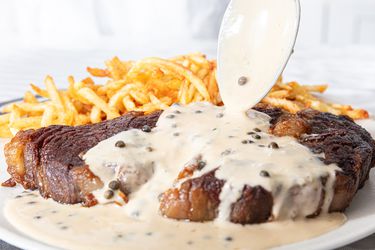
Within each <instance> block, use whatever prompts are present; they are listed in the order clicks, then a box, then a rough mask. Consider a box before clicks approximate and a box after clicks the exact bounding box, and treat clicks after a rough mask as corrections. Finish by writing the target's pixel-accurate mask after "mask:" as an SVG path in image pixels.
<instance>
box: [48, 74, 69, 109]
mask: <svg viewBox="0 0 375 250" xmlns="http://www.w3.org/2000/svg"><path fill="white" fill-rule="evenodd" d="M44 84H45V85H46V88H47V92H48V96H49V98H50V99H51V101H52V103H53V104H54V105H55V106H56V108H57V110H58V111H59V112H64V110H65V108H64V104H63V102H62V100H61V96H60V94H59V91H58V90H57V88H56V85H55V82H54V81H53V79H52V77H50V76H47V77H46V79H45V80H44Z"/></svg>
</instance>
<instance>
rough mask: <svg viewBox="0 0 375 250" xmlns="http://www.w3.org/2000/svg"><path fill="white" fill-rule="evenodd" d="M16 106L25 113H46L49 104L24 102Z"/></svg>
mask: <svg viewBox="0 0 375 250" xmlns="http://www.w3.org/2000/svg"><path fill="white" fill-rule="evenodd" d="M15 105H16V106H17V107H18V108H19V109H20V110H22V111H24V112H44V110H45V109H46V107H47V105H48V104H47V103H26V102H24V103H16V104H15Z"/></svg>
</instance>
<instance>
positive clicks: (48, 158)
mask: <svg viewBox="0 0 375 250" xmlns="http://www.w3.org/2000/svg"><path fill="white" fill-rule="evenodd" d="M256 109H257V110H258V111H260V112H263V113H266V114H268V115H269V116H270V117H271V128H270V131H269V132H270V133H272V134H274V135H277V136H286V135H288V136H294V137H295V138H297V140H298V141H299V142H300V143H301V144H303V145H305V146H307V147H308V148H310V149H311V150H312V151H313V152H315V153H319V154H323V155H324V157H323V158H322V160H323V161H324V162H325V163H326V164H331V163H335V164H337V165H338V166H339V168H340V169H341V170H342V171H340V172H337V173H336V182H335V184H334V197H333V201H332V203H331V207H330V212H336V211H344V210H345V209H346V208H347V207H348V206H349V204H350V202H351V200H352V199H353V197H354V195H355V193H356V192H357V191H358V190H359V189H360V188H361V187H363V186H364V184H365V182H366V180H367V179H368V177H369V171H370V169H371V168H372V167H373V166H374V165H375V142H374V140H373V139H372V138H371V136H370V134H369V133H368V132H367V131H366V130H365V129H363V128H362V127H360V126H359V125H357V124H355V123H354V122H353V121H352V120H351V119H350V118H348V117H345V116H335V115H332V114H328V113H321V112H318V111H314V110H304V111H301V112H299V113H297V114H295V115H293V114H290V113H287V112H284V111H282V110H281V109H278V108H272V107H270V106H267V105H258V106H257V107H256ZM160 114H161V112H156V113H153V114H150V115H146V116H144V115H143V114H142V113H135V112H133V113H129V114H127V115H125V116H123V117H120V118H117V119H114V120H110V121H105V122H102V123H99V124H94V125H87V126H79V127H67V126H51V127H48V128H42V129H38V130H35V131H34V130H28V131H24V132H19V133H18V134H17V135H16V136H15V137H14V138H13V139H12V141H11V142H10V143H9V144H7V145H6V148H5V155H6V160H7V164H8V172H9V173H10V175H11V176H12V179H13V180H14V181H16V182H17V183H20V184H21V185H23V187H24V188H25V189H38V190H39V192H40V193H41V195H42V196H43V197H45V198H52V199H54V200H56V201H58V202H62V203H69V204H73V203H79V202H82V203H85V204H86V205H92V204H93V202H92V195H90V193H91V192H92V191H93V190H95V189H97V188H100V187H101V186H102V185H103V184H102V182H101V181H100V179H99V178H98V177H97V176H95V175H94V174H93V173H92V172H91V171H90V169H89V167H88V166H87V165H85V163H84V161H83V160H82V159H81V158H80V155H82V153H85V152H86V151H87V150H89V149H90V148H92V147H94V146H95V145H96V144H97V143H98V142H100V141H102V140H105V139H107V138H109V137H111V136H113V135H115V134H117V133H119V132H121V131H125V130H128V129H130V128H141V127H142V126H143V125H149V126H150V127H154V126H155V124H156V122H157V120H158V118H159V116H160ZM185 174H186V173H185ZM185 177H186V176H185ZM223 185H224V181H223V180H220V179H218V178H216V177H215V171H211V172H209V173H207V174H205V175H202V176H200V177H198V178H187V180H185V181H184V182H183V183H182V184H181V186H180V187H179V188H171V189H169V190H166V191H165V192H164V193H163V194H162V195H161V197H160V211H161V213H162V214H163V215H165V216H167V217H169V218H174V219H184V220H186V219H187V220H191V221H209V220H213V219H215V218H216V217H217V215H218V207H219V204H220V199H219V195H220V192H221V188H222V187H223ZM272 207H273V197H272V194H271V193H269V192H268V191H267V190H265V189H263V188H262V187H259V186H257V187H250V186H245V187H244V188H243V191H242V194H241V196H240V198H239V199H238V200H237V201H236V202H235V203H233V204H232V206H231V213H230V220H231V221H232V222H234V223H240V224H252V223H262V222H265V221H268V220H270V219H271V218H270V217H271V213H272ZM320 210H321V209H320V208H319V209H318V210H317V211H316V213H314V214H313V215H312V216H316V215H318V214H319V213H320Z"/></svg>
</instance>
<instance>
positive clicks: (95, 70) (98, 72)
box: [86, 67, 110, 77]
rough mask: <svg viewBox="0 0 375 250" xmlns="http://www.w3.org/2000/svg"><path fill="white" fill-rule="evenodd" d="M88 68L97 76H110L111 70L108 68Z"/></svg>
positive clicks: (88, 70) (91, 73)
mask: <svg viewBox="0 0 375 250" xmlns="http://www.w3.org/2000/svg"><path fill="white" fill-rule="evenodd" d="M86 70H87V72H89V73H90V75H92V76H96V77H108V76H110V72H109V71H108V70H107V69H98V68H91V67H87V68H86Z"/></svg>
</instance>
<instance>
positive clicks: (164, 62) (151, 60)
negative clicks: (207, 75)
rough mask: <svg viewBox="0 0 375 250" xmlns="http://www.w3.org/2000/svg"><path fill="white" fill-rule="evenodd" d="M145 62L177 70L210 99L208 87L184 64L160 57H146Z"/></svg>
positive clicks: (205, 97)
mask: <svg viewBox="0 0 375 250" xmlns="http://www.w3.org/2000/svg"><path fill="white" fill-rule="evenodd" d="M143 63H151V64H152V63H154V64H158V65H160V66H162V67H163V66H164V67H167V68H168V69H170V70H172V71H175V72H176V73H178V74H180V75H182V76H184V77H185V78H186V79H187V80H188V81H189V82H191V83H192V84H193V85H194V87H195V88H196V89H197V90H198V92H199V93H200V94H201V95H202V96H203V97H204V99H205V100H206V101H210V95H209V94H208V91H207V89H206V87H205V86H204V84H203V82H202V80H201V79H199V77H197V76H196V75H194V74H193V73H192V72H191V71H190V70H187V69H186V68H184V67H183V66H180V65H178V64H176V63H173V62H170V61H167V60H164V59H159V58H148V59H144V60H143Z"/></svg>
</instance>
